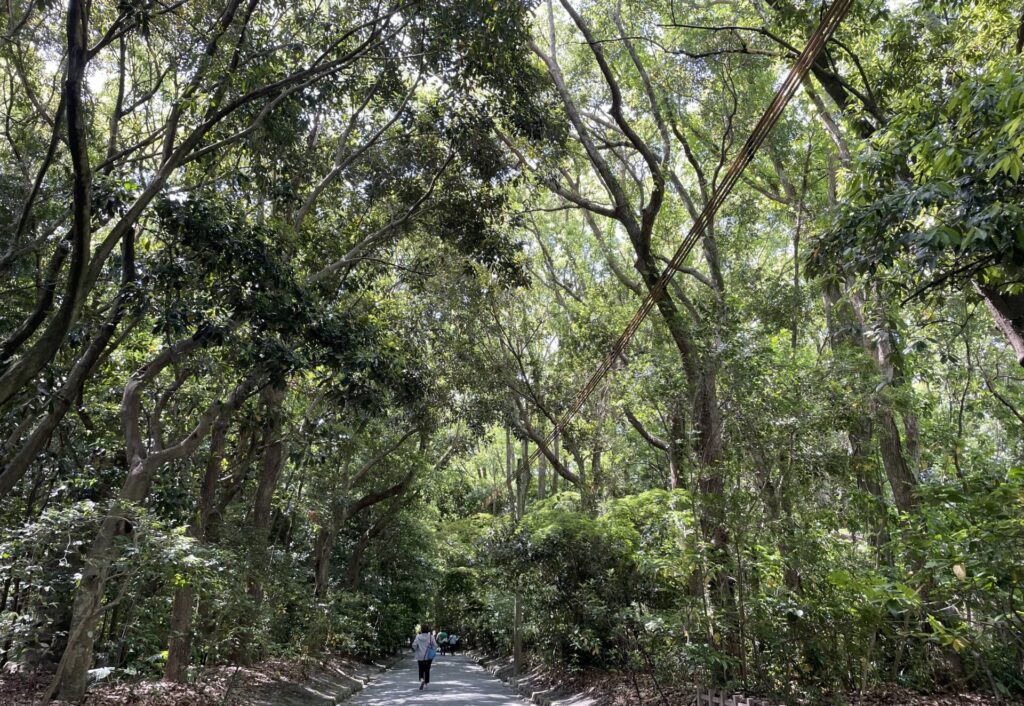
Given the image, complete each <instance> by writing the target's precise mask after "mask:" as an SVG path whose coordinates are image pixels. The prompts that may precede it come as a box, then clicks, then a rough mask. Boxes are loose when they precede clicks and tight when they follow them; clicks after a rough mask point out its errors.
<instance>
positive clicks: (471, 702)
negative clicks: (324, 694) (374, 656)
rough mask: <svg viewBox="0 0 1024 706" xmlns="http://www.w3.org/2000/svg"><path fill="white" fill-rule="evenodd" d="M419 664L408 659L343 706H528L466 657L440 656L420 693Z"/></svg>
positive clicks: (410, 658) (526, 702)
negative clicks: (428, 682)
mask: <svg viewBox="0 0 1024 706" xmlns="http://www.w3.org/2000/svg"><path fill="white" fill-rule="evenodd" d="M416 677H417V671H416V660H414V659H413V658H412V657H411V656H410V657H406V658H405V659H403V660H402V661H401V662H399V663H398V664H396V665H395V666H394V668H393V669H392V670H391V671H389V672H387V673H386V674H384V675H382V676H381V677H380V679H376V680H374V681H373V682H372V683H371V684H370V685H369V686H367V687H366V689H364V690H363V691H361V692H359V693H358V694H356V695H355V696H353V697H352V698H351V699H349V700H348V701H345V702H343V704H344V706H412V705H413V704H416V706H525V705H526V704H529V703H530V702H529V701H526V700H524V699H521V698H519V697H518V696H516V695H515V694H514V693H513V692H512V690H511V689H509V688H508V687H507V686H505V685H504V684H503V683H502V682H500V681H498V680H497V679H495V678H494V677H492V676H491V675H490V674H488V673H487V672H485V671H484V669H483V667H481V666H479V665H478V664H476V663H475V662H474V661H473V660H472V659H470V658H469V657H466V656H464V655H447V656H440V655H439V656H438V658H437V659H435V660H434V666H433V667H432V668H431V670H430V684H429V685H428V686H427V687H426V688H425V689H424V690H423V691H420V683H419V680H418V679H417V678H416Z"/></svg>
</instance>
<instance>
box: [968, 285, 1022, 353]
mask: <svg viewBox="0 0 1024 706" xmlns="http://www.w3.org/2000/svg"><path fill="white" fill-rule="evenodd" d="M974 286H975V289H977V291H978V294H980V295H981V298H982V299H984V300H985V305H986V306H988V310H989V313H991V314H992V319H993V320H994V321H995V324H996V327H997V328H998V329H999V331H1000V332H1001V333H1002V334H1003V336H1004V337H1005V338H1006V341H1007V343H1009V344H1010V347H1011V348H1013V354H1014V355H1015V356H1016V358H1017V364H1018V365H1024V294H1003V293H1002V292H1000V291H999V290H997V289H995V288H993V287H987V286H984V285H981V284H975V285H974Z"/></svg>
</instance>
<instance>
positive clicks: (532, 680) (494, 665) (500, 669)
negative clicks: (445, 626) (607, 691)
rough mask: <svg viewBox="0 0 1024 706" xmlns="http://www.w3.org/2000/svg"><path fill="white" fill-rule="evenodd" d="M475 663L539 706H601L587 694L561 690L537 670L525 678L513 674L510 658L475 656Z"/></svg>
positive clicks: (598, 700)
mask: <svg viewBox="0 0 1024 706" xmlns="http://www.w3.org/2000/svg"><path fill="white" fill-rule="evenodd" d="M473 659H474V661H475V662H476V663H477V664H479V665H480V666H481V667H483V668H484V669H485V670H487V672H488V673H489V674H490V675H491V676H493V677H495V678H496V679H500V680H501V681H503V682H504V683H505V684H506V685H508V686H509V687H511V688H512V689H513V690H514V691H515V692H516V693H518V694H519V695H520V696H522V697H523V698H525V699H528V700H529V701H531V702H532V703H535V704H537V706H599V704H600V703H601V700H600V699H599V698H596V697H594V696H593V695H590V694H587V693H575V692H571V691H568V692H567V691H564V690H560V689H559V688H558V686H557V685H554V686H552V685H551V684H549V683H547V682H546V680H544V679H542V676H541V674H540V673H539V672H537V671H536V670H534V671H531V672H528V673H526V674H524V675H523V676H519V677H517V676H515V675H514V674H513V671H514V667H513V665H512V663H511V661H510V660H509V659H508V658H502V657H494V656H486V655H480V654H474V655H473Z"/></svg>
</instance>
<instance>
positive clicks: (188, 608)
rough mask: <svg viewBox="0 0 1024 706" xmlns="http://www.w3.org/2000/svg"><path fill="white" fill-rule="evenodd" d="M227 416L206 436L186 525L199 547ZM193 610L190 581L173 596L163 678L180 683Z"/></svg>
mask: <svg viewBox="0 0 1024 706" xmlns="http://www.w3.org/2000/svg"><path fill="white" fill-rule="evenodd" d="M229 422H230V415H228V414H224V415H221V417H220V418H219V419H218V420H217V422H216V423H215V424H214V425H213V432H212V433H211V434H210V453H209V455H208V456H207V461H206V472H205V473H204V474H203V483H202V486H201V487H200V490H199V503H198V506H197V508H196V512H195V515H194V516H193V518H192V522H191V523H190V526H189V536H191V537H193V538H194V539H195V540H196V541H197V542H199V543H200V544H205V543H206V530H207V527H208V525H209V522H210V515H211V513H212V512H213V503H214V500H215V495H216V492H217V481H218V479H219V476H220V472H221V462H222V460H223V458H224V446H225V444H226V443H227V432H228V425H229ZM194 610H195V587H194V586H193V585H192V583H191V581H189V582H187V583H186V584H184V585H183V586H180V587H179V588H178V590H177V591H175V593H174V602H173V604H172V605H171V622H170V636H169V638H168V641H167V664H165V665H164V679H166V680H168V681H172V682H179V683H181V682H184V681H185V675H186V673H187V671H188V665H189V662H190V661H191V656H192V613H193V611H194Z"/></svg>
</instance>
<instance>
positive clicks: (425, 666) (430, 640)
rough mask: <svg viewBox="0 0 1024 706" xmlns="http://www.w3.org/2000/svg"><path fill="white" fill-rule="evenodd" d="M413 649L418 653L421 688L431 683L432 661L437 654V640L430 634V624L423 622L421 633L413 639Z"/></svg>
mask: <svg viewBox="0 0 1024 706" xmlns="http://www.w3.org/2000/svg"><path fill="white" fill-rule="evenodd" d="M412 649H413V651H414V652H415V653H416V664H417V665H419V668H420V689H421V690H422V689H423V687H425V686H426V685H427V684H429V683H430V663H431V662H433V661H434V657H436V656H437V640H435V639H434V636H433V635H431V634H430V625H428V624H427V623H422V624H421V625H420V634H419V635H417V636H416V639H415V640H413V641H412Z"/></svg>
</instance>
